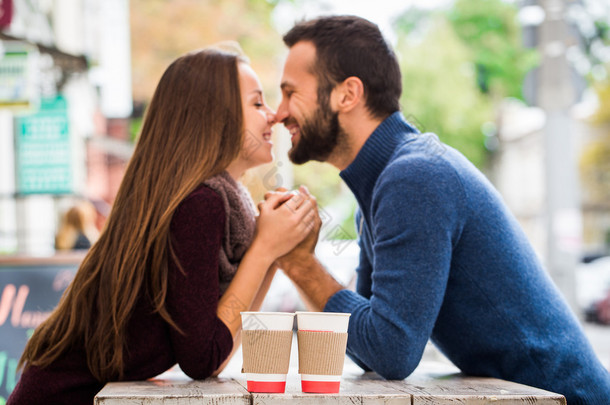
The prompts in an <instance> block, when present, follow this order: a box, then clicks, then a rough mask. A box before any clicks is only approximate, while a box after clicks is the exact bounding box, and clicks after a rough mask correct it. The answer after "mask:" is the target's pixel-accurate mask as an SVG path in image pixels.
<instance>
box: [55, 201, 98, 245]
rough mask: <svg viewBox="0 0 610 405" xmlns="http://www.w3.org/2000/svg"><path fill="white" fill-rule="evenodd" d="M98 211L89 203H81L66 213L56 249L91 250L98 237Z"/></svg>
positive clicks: (56, 240)
mask: <svg viewBox="0 0 610 405" xmlns="http://www.w3.org/2000/svg"><path fill="white" fill-rule="evenodd" d="M95 218H96V211H95V207H94V206H93V204H91V203H90V202H89V201H81V202H79V203H77V204H75V205H74V206H72V207H70V209H69V210H68V211H66V213H65V215H64V216H63V218H62V220H61V226H60V228H59V230H58V231H57V235H56V236H55V249H57V250H79V249H89V248H90V247H91V245H92V244H93V242H94V241H95V240H96V239H97V237H98V231H97V228H96V227H95Z"/></svg>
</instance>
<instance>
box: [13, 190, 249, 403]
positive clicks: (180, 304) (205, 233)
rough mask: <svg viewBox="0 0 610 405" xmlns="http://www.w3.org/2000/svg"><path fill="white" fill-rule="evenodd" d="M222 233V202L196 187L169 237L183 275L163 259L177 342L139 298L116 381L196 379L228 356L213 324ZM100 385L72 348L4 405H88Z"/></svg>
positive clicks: (222, 333)
mask: <svg viewBox="0 0 610 405" xmlns="http://www.w3.org/2000/svg"><path fill="white" fill-rule="evenodd" d="M224 225H225V212H224V208H223V202H222V199H221V198H220V196H219V195H218V194H217V193H215V192H214V191H212V190H211V189H209V188H207V187H206V186H203V185H202V186H199V188H197V189H196V190H195V191H194V192H193V193H191V194H190V195H189V196H188V197H187V198H186V199H185V200H184V201H183V202H182V203H181V204H180V206H179V207H178V209H177V210H176V212H175V214H174V217H173V219H172V223H171V237H172V243H173V246H174V249H175V252H176V254H177V258H178V260H179V261H180V263H181V264H182V267H183V269H184V271H185V274H183V273H182V272H180V270H179V269H178V267H177V266H176V263H175V262H174V261H173V260H171V258H170V263H169V287H168V294H167V299H166V304H167V310H168V312H169V314H170V315H171V317H172V319H173V320H174V322H176V324H177V325H178V326H179V327H180V328H181V329H182V331H183V332H184V335H182V334H180V333H179V332H177V331H176V330H174V329H173V328H172V327H171V326H169V325H168V324H167V323H166V322H165V321H164V320H163V319H162V318H161V317H160V316H159V315H158V314H156V313H153V308H152V306H151V304H150V303H149V302H148V300H146V299H143V298H140V300H139V301H138V304H137V306H136V308H135V310H134V313H133V316H132V317H131V319H130V321H129V326H128V333H127V339H126V342H125V346H126V351H125V373H124V375H125V376H124V380H126V381H133V380H145V379H147V378H151V377H154V376H156V375H158V374H160V373H162V372H164V371H166V370H167V369H169V368H171V367H172V366H173V365H174V364H176V363H178V364H179V365H180V368H181V369H182V370H183V371H184V372H185V373H186V374H187V375H188V376H189V377H191V378H193V379H204V378H207V377H209V376H210V375H211V374H212V373H213V372H214V371H215V370H216V369H217V368H218V367H219V366H220V365H221V364H222V362H223V361H224V360H225V359H226V358H227V357H228V355H229V353H230V352H231V349H232V348H233V339H232V337H231V332H230V331H229V330H228V329H227V327H226V326H225V324H224V323H223V322H222V321H221V320H220V319H218V317H217V316H216V309H217V305H218V299H219V298H220V290H219V278H218V258H219V252H220V248H221V241H222V238H223V232H224ZM236 316H239V314H236ZM103 385H104V383H103V382H100V381H97V380H96V379H95V378H94V377H93V375H92V374H91V373H90V372H89V369H88V368H87V360H86V356H85V353H84V351H83V349H82V347H80V348H79V347H75V348H74V349H73V350H70V351H69V352H68V353H66V355H65V356H63V357H62V358H61V359H59V360H58V361H56V362H55V363H54V364H52V365H51V366H49V367H46V368H44V369H40V368H39V367H29V368H28V369H27V370H26V371H25V372H24V373H23V374H22V376H21V379H20V380H19V382H18V383H17V386H16V387H15V390H14V391H13V393H12V394H11V396H10V397H9V399H8V402H7V405H29V404H54V405H60V404H70V405H79V404H87V405H91V404H92V403H93V398H94V396H95V394H97V392H98V391H99V390H100V389H101V388H102V387H103Z"/></svg>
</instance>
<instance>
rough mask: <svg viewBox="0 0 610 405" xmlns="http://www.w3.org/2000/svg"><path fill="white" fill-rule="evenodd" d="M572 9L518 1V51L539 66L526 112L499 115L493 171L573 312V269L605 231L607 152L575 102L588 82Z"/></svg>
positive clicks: (602, 132) (609, 182) (513, 105)
mask: <svg viewBox="0 0 610 405" xmlns="http://www.w3.org/2000/svg"><path fill="white" fill-rule="evenodd" d="M574 6H580V3H579V2H568V1H561V0H559V1H554V0H553V1H551V0H527V1H524V3H523V5H522V12H521V14H520V17H521V18H522V21H521V22H522V23H523V24H524V40H525V45H526V46H529V47H532V48H537V50H538V51H539V54H540V58H541V61H540V66H539V68H537V69H536V70H535V71H533V72H532V73H531V74H530V76H529V77H528V79H527V80H526V82H525V84H524V94H525V97H526V99H527V101H528V103H529V104H530V105H531V106H527V105H526V104H525V103H522V102H519V101H516V100H507V101H506V102H505V103H504V105H503V108H502V109H501V110H500V113H499V118H498V121H499V125H498V140H499V147H498V149H497V151H496V153H495V156H494V159H493V168H492V172H493V178H494V182H495V183H496V185H497V187H498V189H499V191H500V192H501V193H502V195H503V197H504V198H505V200H506V202H507V204H508V205H509V207H510V208H511V210H512V211H513V212H514V213H515V214H516V216H517V218H518V219H519V221H520V222H521V224H522V225H523V227H524V229H525V231H526V233H527V234H528V237H529V238H530V240H531V241H532V243H533V245H534V247H535V248H536V250H537V252H538V253H539V254H540V256H541V258H542V260H543V261H544V262H545V264H546V267H547V268H548V270H549V273H550V275H551V277H552V278H553V279H554V281H555V283H556V284H557V285H558V286H559V288H560V289H561V291H562V293H563V294H564V295H565V296H566V298H567V299H568V301H569V302H570V303H571V304H572V305H573V307H574V306H575V301H576V300H575V298H576V297H575V295H576V294H575V279H576V277H575V269H576V268H577V266H578V262H580V261H581V260H583V258H585V257H587V256H588V255H591V254H600V253H603V252H604V249H606V248H607V244H608V242H609V240H608V231H609V229H610V203H609V201H610V199H609V198H608V197H610V178H609V176H608V173H610V171H608V168H609V166H608V159H607V158H608V157H609V156H610V148H607V147H606V149H605V150H604V147H603V145H604V142H602V140H603V139H606V140H607V139H608V135H607V134H608V129H609V128H608V127H607V126H603V125H602V126H594V125H592V124H591V123H590V122H589V120H588V117H590V116H591V115H592V113H593V112H594V109H595V108H592V107H591V105H590V103H586V102H583V101H582V100H583V95H584V94H586V92H585V89H586V87H587V83H586V82H585V80H584V78H583V75H582V74H579V72H578V71H577V69H576V67H575V58H574V57H573V56H574V55H575V54H578V53H581V52H582V51H580V50H579V48H584V47H583V45H582V37H581V34H582V33H581V32H579V31H578V29H576V27H575V24H574V23H573V21H571V20H570V18H569V15H570V8H571V7H574ZM607 144H608V143H606V145H607ZM600 145H601V146H600ZM594 146H597V149H595V148H593V149H594V150H592V147H594ZM604 190H605V191H604Z"/></svg>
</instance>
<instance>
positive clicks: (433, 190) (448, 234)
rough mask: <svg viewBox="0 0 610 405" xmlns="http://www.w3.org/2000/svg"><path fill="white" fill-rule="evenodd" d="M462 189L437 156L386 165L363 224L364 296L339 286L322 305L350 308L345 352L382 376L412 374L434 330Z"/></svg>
mask: <svg viewBox="0 0 610 405" xmlns="http://www.w3.org/2000/svg"><path fill="white" fill-rule="evenodd" d="M448 196H451V198H448ZM460 196H462V197H463V189H462V187H461V183H460V181H459V179H458V178H457V176H456V174H455V172H454V171H453V169H452V168H451V167H448V165H443V164H442V162H440V161H435V160H426V159H413V158H410V159H401V160H397V161H395V162H393V163H392V164H391V165H390V166H388V167H387V168H386V170H384V172H383V173H382V175H381V176H380V178H379V180H378V182H377V185H376V187H375V189H374V192H373V197H372V198H373V200H372V204H371V213H370V215H369V216H368V217H367V220H368V221H370V222H371V223H370V224H366V225H367V226H369V227H370V229H371V231H372V251H373V257H372V258H371V260H372V266H373V270H372V274H371V281H372V283H371V295H370V298H367V297H364V296H362V295H360V294H358V293H354V292H351V291H346V290H342V291H339V292H338V293H336V294H335V295H334V296H332V297H331V299H330V300H329V301H328V303H327V305H326V307H325V309H324V310H325V311H334V312H351V313H352V316H351V317H350V325H349V340H348V352H349V353H353V355H354V357H356V358H357V359H358V360H360V362H362V363H364V364H365V365H367V366H368V367H370V368H372V369H373V370H374V371H376V372H377V373H379V374H380V375H382V376H383V377H385V378H388V379H403V378H406V377H407V376H408V375H409V374H411V372H412V371H413V370H414V369H415V367H416V366H417V364H418V363H419V361H420V359H421V356H422V354H423V350H424V348H425V345H426V343H427V341H428V338H429V337H430V335H431V333H432V329H433V327H434V323H435V320H436V317H437V315H438V312H439V310H440V307H441V304H442V302H443V296H444V292H445V287H446V284H447V280H448V277H449V267H450V262H451V254H452V246H453V245H454V243H455V242H456V240H457V238H458V237H459V232H460V223H461V220H460V218H459V215H460V211H462V208H463V207H461V206H460V205H462V204H464V198H461V197H460ZM462 214H464V211H462Z"/></svg>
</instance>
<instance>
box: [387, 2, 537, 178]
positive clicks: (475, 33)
mask: <svg viewBox="0 0 610 405" xmlns="http://www.w3.org/2000/svg"><path fill="white" fill-rule="evenodd" d="M516 14H517V10H516V8H515V7H514V6H513V5H510V4H506V3H504V2H502V1H501V0H457V1H456V3H455V4H454V5H453V7H452V8H451V9H450V10H449V11H448V12H445V13H438V12H436V13H434V12H425V11H422V10H418V9H414V8H411V9H410V10H408V11H407V12H406V13H405V14H403V15H402V16H400V17H399V18H398V19H397V20H396V22H395V27H396V30H397V33H398V37H399V42H398V46H397V51H398V55H399V60H400V65H401V69H402V73H403V97H402V99H401V102H402V105H403V109H404V112H405V116H406V117H407V119H411V120H412V121H416V122H415V123H416V125H417V126H418V127H419V128H420V130H424V131H430V132H435V133H437V134H438V136H439V137H440V138H441V140H442V141H443V142H445V143H447V144H449V145H451V146H453V147H454V148H456V149H458V150H459V151H460V152H462V153H463V154H464V155H466V157H467V158H468V159H470V161H472V162H473V163H474V164H475V165H477V166H479V167H483V166H484V165H485V163H486V159H487V154H488V151H487V149H486V148H485V135H483V133H482V131H481V128H482V126H483V125H484V124H486V123H489V122H492V123H493V122H494V121H495V116H494V111H495V110H494V109H495V107H496V106H497V104H498V103H499V102H500V101H501V100H502V99H504V98H505V97H516V98H522V84H523V79H524V78H525V75H526V73H527V72H528V71H529V70H531V69H532V68H533V67H534V66H535V65H536V64H537V63H538V55H537V53H536V52H535V51H532V50H527V49H525V48H524V47H523V46H522V45H521V28H520V26H519V25H518V23H517V19H516Z"/></svg>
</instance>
